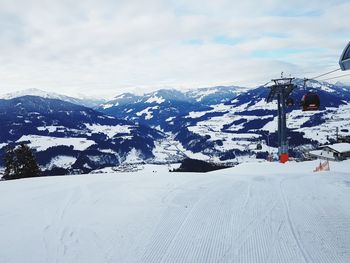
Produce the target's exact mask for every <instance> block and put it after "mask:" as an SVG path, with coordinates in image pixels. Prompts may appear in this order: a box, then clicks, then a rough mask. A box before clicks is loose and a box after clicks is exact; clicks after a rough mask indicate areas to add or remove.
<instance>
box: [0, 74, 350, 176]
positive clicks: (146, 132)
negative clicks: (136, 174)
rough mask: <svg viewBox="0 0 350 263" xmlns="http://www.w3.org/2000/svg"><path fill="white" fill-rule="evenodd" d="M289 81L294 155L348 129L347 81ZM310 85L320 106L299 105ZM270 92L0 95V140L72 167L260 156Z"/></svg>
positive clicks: (267, 134) (43, 160)
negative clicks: (79, 97) (96, 98)
mask: <svg viewBox="0 0 350 263" xmlns="http://www.w3.org/2000/svg"><path fill="white" fill-rule="evenodd" d="M294 83H295V84H296V85H297V87H296V89H295V90H294V91H293V92H292V94H291V96H292V97H293V99H294V100H295V105H294V106H293V107H291V108H288V112H287V126H288V128H289V132H288V136H289V145H290V154H291V156H293V157H300V156H301V155H302V154H303V152H304V150H305V147H306V148H308V147H311V148H312V147H316V146H318V145H320V144H324V143H330V142H333V141H334V140H335V136H336V129H337V128H338V134H339V135H343V136H347V135H350V132H349V127H350V87H348V86H344V85H333V84H329V83H326V82H318V81H309V82H308V85H307V87H306V88H305V87H303V80H302V79H296V80H295V81H294ZM308 91H314V92H316V93H317V94H318V95H319V96H320V99H321V107H320V110H319V111H316V112H303V111H302V110H301V108H300V106H299V102H300V100H301V98H302V96H303V95H304V94H305V93H307V92H308ZM268 92H269V89H268V88H267V87H257V88H253V89H244V88H240V87H234V86H231V87H220V86H218V87H212V88H203V89H197V90H190V91H180V90H175V89H170V90H167V89H161V90H158V91H154V92H151V93H147V94H145V95H135V94H132V93H124V94H121V95H118V96H116V97H115V98H114V99H113V100H110V101H108V102H106V103H103V104H101V105H99V106H98V107H96V108H94V109H92V108H87V107H84V106H80V105H77V104H72V103H70V102H67V101H63V100H62V99H63V98H62V97H60V99H52V98H45V96H46V95H45V94H42V96H41V97H38V96H23V97H15V98H13V99H10V98H8V99H2V100H1V99H0V122H1V123H2V127H3V128H2V129H1V131H0V148H1V147H4V146H6V145H7V144H9V143H10V144H16V143H17V144H18V143H20V142H28V143H29V144H30V146H31V147H34V148H35V149H36V151H37V152H36V154H37V156H38V158H39V161H40V164H41V165H42V166H44V167H46V168H48V169H49V170H50V169H51V170H53V169H64V170H65V171H68V172H70V173H73V172H79V171H80V172H88V171H92V170H95V169H102V168H103V167H111V166H115V165H118V164H121V163H124V162H127V163H130V162H131V163H140V162H145V161H146V162H153V163H169V162H176V161H179V160H182V159H184V158H195V159H202V160H211V161H217V162H243V161H245V160H247V159H252V158H253V159H255V158H261V159H265V158H266V157H267V155H268V154H276V152H277V133H276V129H277V118H276V114H277V106H276V103H275V102H273V103H266V97H267V94H268ZM46 97H52V94H49V95H48V96H46ZM64 99H66V100H67V98H64ZM258 145H261V149H260V147H257V146H258ZM3 150H4V148H3V149H2V151H3ZM53 171H55V170H53Z"/></svg>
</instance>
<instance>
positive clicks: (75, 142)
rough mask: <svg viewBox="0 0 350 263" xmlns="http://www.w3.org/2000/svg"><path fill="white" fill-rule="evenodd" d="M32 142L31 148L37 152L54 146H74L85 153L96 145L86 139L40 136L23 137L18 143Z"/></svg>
mask: <svg viewBox="0 0 350 263" xmlns="http://www.w3.org/2000/svg"><path fill="white" fill-rule="evenodd" d="M26 141H30V143H29V144H28V146H29V147H31V148H34V149H36V150H37V151H45V150H47V149H48V148H50V147H54V146H62V145H65V146H73V147H74V150H77V151H84V150H86V149H87V148H89V147H90V146H91V145H93V144H95V142H94V141H92V140H88V139H86V138H60V137H51V136H40V135H23V136H22V137H21V138H20V139H18V140H17V142H18V143H19V142H26Z"/></svg>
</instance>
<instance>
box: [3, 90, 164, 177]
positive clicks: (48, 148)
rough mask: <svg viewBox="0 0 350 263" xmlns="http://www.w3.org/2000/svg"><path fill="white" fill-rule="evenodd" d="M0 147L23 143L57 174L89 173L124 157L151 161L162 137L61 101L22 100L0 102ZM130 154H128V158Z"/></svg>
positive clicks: (148, 130) (39, 98)
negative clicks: (63, 172) (58, 170)
mask: <svg viewBox="0 0 350 263" xmlns="http://www.w3.org/2000/svg"><path fill="white" fill-rule="evenodd" d="M0 123H1V126H2V128H1V130H0V145H1V147H2V152H1V153H2V154H3V153H4V147H5V146H6V145H7V144H18V143H21V142H24V143H28V144H29V146H30V147H32V148H34V149H35V150H36V156H37V158H38V161H39V163H40V164H41V165H42V166H44V167H46V168H48V169H51V170H52V168H55V169H56V170H55V169H54V171H56V173H57V169H64V170H65V172H67V171H70V172H89V171H91V170H93V169H100V168H104V167H105V166H115V165H118V164H120V163H121V162H123V161H125V160H127V159H134V160H135V159H138V160H139V161H140V160H141V161H142V160H147V159H150V158H153V157H154V155H153V153H152V150H153V148H154V142H155V141H156V140H157V139H159V138H162V137H163V135H162V134H161V133H160V132H158V131H156V130H153V129H151V128H149V127H147V126H142V125H135V124H134V123H132V122H130V121H127V120H120V119H116V118H114V117H111V116H106V115H104V114H103V113H100V112H97V111H95V110H93V109H91V108H87V107H84V106H80V105H76V104H72V103H69V102H66V101H62V100H58V99H51V98H42V97H37V96H23V97H17V98H14V99H8V100H3V99H2V100H0ZM130 154H131V156H130Z"/></svg>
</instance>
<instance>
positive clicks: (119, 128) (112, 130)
mask: <svg viewBox="0 0 350 263" xmlns="http://www.w3.org/2000/svg"><path fill="white" fill-rule="evenodd" d="M85 127H86V128H88V129H89V130H90V131H91V132H93V133H104V134H106V135H107V137H108V138H113V137H114V135H116V134H118V133H126V134H130V128H131V126H130V125H114V126H110V125H99V124H89V123H85Z"/></svg>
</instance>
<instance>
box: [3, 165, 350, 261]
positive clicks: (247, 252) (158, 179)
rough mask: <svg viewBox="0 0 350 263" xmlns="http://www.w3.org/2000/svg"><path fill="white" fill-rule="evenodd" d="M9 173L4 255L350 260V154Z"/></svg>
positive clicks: (81, 258)
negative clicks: (204, 165) (171, 167)
mask: <svg viewBox="0 0 350 263" xmlns="http://www.w3.org/2000/svg"><path fill="white" fill-rule="evenodd" d="M317 164H318V162H317V161H313V162H304V163H293V162H290V163H287V164H286V165H281V164H278V163H260V164H257V163H254V164H242V165H239V166H237V167H235V168H230V169H225V170H220V171H216V172H211V173H207V174H196V173H168V167H167V166H154V165H153V166H145V169H144V170H142V171H139V172H134V173H133V172H131V173H113V174H98V175H82V176H64V177H47V178H31V179H23V180H16V181H4V182H0V193H1V198H0V233H1V237H0V247H1V250H0V262H6V263H12V262H16V263H18V262H26V263H41V262H65V263H69V262H74V263H79V262H84V263H87V262H142V263H143V262H297V263H300V262H350V173H349V168H350V161H346V162H342V163H333V162H331V164H330V166H331V172H321V173H313V172H312V170H313V169H314V168H315V166H316V165H317Z"/></svg>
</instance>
